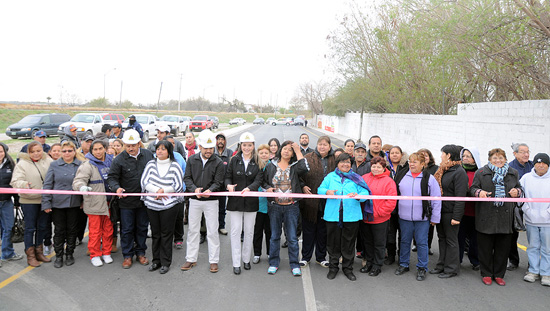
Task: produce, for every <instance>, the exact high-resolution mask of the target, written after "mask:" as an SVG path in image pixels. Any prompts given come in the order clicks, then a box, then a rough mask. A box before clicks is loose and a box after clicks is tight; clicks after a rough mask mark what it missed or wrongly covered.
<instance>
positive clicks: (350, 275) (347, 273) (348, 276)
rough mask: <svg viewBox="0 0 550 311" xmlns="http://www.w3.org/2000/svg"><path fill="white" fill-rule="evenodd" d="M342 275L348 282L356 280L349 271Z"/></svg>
mask: <svg viewBox="0 0 550 311" xmlns="http://www.w3.org/2000/svg"><path fill="white" fill-rule="evenodd" d="M344 274H345V275H346V277H347V278H348V280H350V281H355V280H357V278H356V277H355V274H353V272H351V271H349V272H344Z"/></svg>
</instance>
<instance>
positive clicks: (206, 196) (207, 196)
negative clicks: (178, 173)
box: [201, 188, 212, 198]
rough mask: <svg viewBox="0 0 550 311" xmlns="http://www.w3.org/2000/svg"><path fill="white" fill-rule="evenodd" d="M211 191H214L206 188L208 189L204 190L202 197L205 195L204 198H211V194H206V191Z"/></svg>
mask: <svg viewBox="0 0 550 311" xmlns="http://www.w3.org/2000/svg"><path fill="white" fill-rule="evenodd" d="M201 189H202V188H201ZM210 192H212V191H210V189H206V191H204V192H203V193H202V197H203V198H209V197H210V196H209V195H205V193H210Z"/></svg>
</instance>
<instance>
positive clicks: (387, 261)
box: [384, 256, 395, 266]
mask: <svg viewBox="0 0 550 311" xmlns="http://www.w3.org/2000/svg"><path fill="white" fill-rule="evenodd" d="M394 262H395V257H390V256H388V258H386V259H385V260H384V264H385V265H386V266H391V265H393V263H394Z"/></svg>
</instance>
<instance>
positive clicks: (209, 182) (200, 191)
mask: <svg viewBox="0 0 550 311" xmlns="http://www.w3.org/2000/svg"><path fill="white" fill-rule="evenodd" d="M198 143H199V148H200V152H199V153H198V154H194V155H192V156H190V157H189V159H188V161H187V167H186V168H185V175H184V177H183V181H184V182H185V186H186V188H187V191H189V192H194V193H196V196H195V197H191V198H190V199H189V229H188V235H187V256H186V257H185V258H186V260H187V262H186V263H185V264H184V265H183V266H182V267H181V270H183V271H186V270H189V269H191V268H192V267H193V266H195V265H196V264H197V257H198V255H199V230H200V225H201V218H202V214H203V213H204V218H205V219H206V228H207V229H206V230H207V238H208V255H209V262H210V272H212V273H215V272H218V262H219V260H220V236H219V234H218V199H217V198H216V197H211V196H209V195H208V193H210V192H217V191H220V190H221V189H222V187H223V179H224V173H225V168H224V165H223V162H222V160H221V159H220V157H217V156H215V155H214V148H215V147H216V136H215V135H214V134H213V133H212V132H211V131H210V130H204V131H202V132H201V133H200V135H199V138H198Z"/></svg>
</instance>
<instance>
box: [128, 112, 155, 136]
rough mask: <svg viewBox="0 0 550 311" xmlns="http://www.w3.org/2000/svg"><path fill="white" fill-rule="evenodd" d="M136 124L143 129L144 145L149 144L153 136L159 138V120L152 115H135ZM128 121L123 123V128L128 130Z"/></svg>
mask: <svg viewBox="0 0 550 311" xmlns="http://www.w3.org/2000/svg"><path fill="white" fill-rule="evenodd" d="M135 116H136V122H137V123H139V124H140V125H141V127H142V128H143V137H142V138H141V141H142V142H143V143H147V142H149V138H150V137H151V136H157V129H158V127H159V118H158V117H157V116H154V115H152V114H135ZM127 121H128V119H126V120H125V121H124V123H122V128H123V129H126V128H128V122H127Z"/></svg>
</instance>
